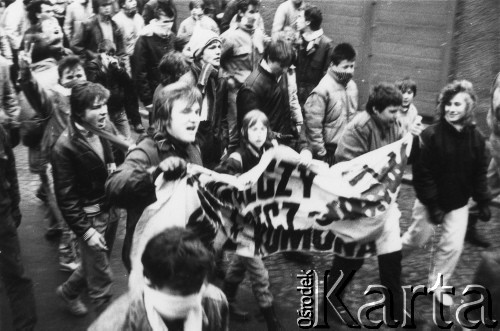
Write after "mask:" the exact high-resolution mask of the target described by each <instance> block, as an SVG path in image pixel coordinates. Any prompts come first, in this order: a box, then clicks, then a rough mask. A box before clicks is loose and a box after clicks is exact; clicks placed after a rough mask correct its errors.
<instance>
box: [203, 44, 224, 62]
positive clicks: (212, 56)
mask: <svg viewBox="0 0 500 331" xmlns="http://www.w3.org/2000/svg"><path fill="white" fill-rule="evenodd" d="M220 53H221V43H220V42H218V41H214V42H212V43H211V44H210V45H208V46H207V47H205V49H204V50H203V55H202V58H201V59H202V61H203V62H205V63H209V64H211V65H212V66H214V68H219V66H220Z"/></svg>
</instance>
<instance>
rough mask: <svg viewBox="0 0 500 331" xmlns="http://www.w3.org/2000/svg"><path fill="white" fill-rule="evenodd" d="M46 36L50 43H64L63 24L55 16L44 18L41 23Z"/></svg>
mask: <svg viewBox="0 0 500 331" xmlns="http://www.w3.org/2000/svg"><path fill="white" fill-rule="evenodd" d="M41 27H42V32H43V35H44V38H45V39H46V41H47V43H48V44H49V45H58V44H62V41H63V33H62V29H61V26H60V25H59V23H58V22H57V20H56V19H55V18H52V19H48V20H43V21H42V23H41Z"/></svg>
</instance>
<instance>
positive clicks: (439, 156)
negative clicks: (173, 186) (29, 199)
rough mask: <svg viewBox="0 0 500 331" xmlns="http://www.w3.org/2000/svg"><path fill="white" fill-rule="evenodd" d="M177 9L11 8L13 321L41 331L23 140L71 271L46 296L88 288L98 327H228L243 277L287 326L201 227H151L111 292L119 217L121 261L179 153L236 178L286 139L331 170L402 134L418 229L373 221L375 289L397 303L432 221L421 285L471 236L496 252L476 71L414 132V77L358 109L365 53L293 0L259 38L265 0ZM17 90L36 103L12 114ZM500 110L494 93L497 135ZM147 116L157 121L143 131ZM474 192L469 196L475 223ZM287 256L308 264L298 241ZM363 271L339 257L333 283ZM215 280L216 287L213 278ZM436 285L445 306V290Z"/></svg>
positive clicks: (139, 5)
mask: <svg viewBox="0 0 500 331" xmlns="http://www.w3.org/2000/svg"><path fill="white" fill-rule="evenodd" d="M183 5H184V3H183ZM185 5H186V6H188V7H189V11H190V16H189V17H188V18H186V19H185V20H184V21H182V22H180V24H179V25H178V17H177V16H178V15H177V7H178V6H179V3H177V4H176V3H175V1H174V0H149V1H147V2H145V1H143V0H140V1H137V0H118V1H115V0H95V1H89V0H73V1H67V0H57V1H56V0H52V1H51V0H15V1H14V2H12V3H10V4H8V6H6V9H5V11H4V13H3V16H2V19H1V21H0V74H1V78H0V84H2V89H0V91H3V93H4V94H3V98H1V101H2V105H1V107H0V123H1V124H2V125H1V126H0V183H1V184H2V190H0V276H1V278H0V279H2V281H3V282H4V284H5V285H6V289H7V295H8V298H9V300H10V303H11V311H12V320H13V324H14V329H15V330H33V329H34V328H35V325H36V321H37V317H36V312H35V301H34V300H35V298H34V296H33V285H32V282H31V280H30V279H29V278H27V277H26V275H25V273H24V270H23V264H22V261H21V260H20V259H19V251H20V245H19V239H18V234H17V230H16V229H17V227H18V226H19V224H20V222H21V212H20V210H19V203H20V196H19V188H18V183H17V174H16V172H17V170H16V165H15V160H14V154H13V147H14V146H16V145H17V144H19V143H21V142H22V143H23V144H24V145H25V146H27V147H28V153H29V165H30V171H31V172H33V173H35V174H37V175H39V177H40V183H41V184H40V188H39V189H38V191H37V194H36V196H37V198H39V199H40V200H41V201H42V202H43V208H44V217H43V218H44V223H45V224H46V228H47V231H46V233H45V237H46V238H47V239H48V240H57V241H58V242H59V250H58V254H59V266H60V269H61V270H62V271H66V272H69V273H70V276H69V278H68V279H67V281H66V282H64V283H63V284H61V285H60V286H59V287H58V288H57V289H54V290H55V291H56V293H57V296H58V297H59V298H60V299H61V300H62V302H64V304H65V305H66V307H67V309H68V310H69V312H70V313H72V314H74V315H76V316H82V315H86V314H88V313H89V307H87V305H86V304H85V303H84V301H82V299H81V295H82V293H83V292H84V291H86V292H87V293H88V297H89V299H90V302H91V310H92V313H93V314H95V316H96V321H95V322H94V324H93V325H92V326H91V329H92V330H167V329H168V330H226V329H228V328H229V324H228V323H229V322H228V321H229V318H231V319H236V320H240V321H245V320H247V319H248V318H249V314H248V312H245V311H244V310H243V309H242V308H240V307H238V305H237V300H236V294H237V290H238V287H239V285H240V283H241V282H242V281H243V279H244V277H245V273H246V272H248V275H249V276H250V280H251V283H252V289H253V293H254V295H255V298H256V301H257V303H258V305H259V307H260V308H261V311H262V314H263V316H264V317H265V320H266V324H267V329H268V330H282V329H283V327H282V325H281V323H280V321H279V319H278V317H277V315H276V313H275V310H274V299H273V295H272V293H271V291H270V289H269V274H268V272H267V270H266V267H265V265H264V263H263V261H262V259H261V257H259V256H255V255H254V254H249V250H248V249H247V247H242V246H241V245H239V246H238V247H237V248H236V253H235V254H234V256H233V257H232V260H231V261H230V262H229V266H228V268H227V270H225V271H224V270H218V268H219V267H220V266H219V265H218V264H217V263H216V261H217V256H218V255H220V252H214V249H213V247H212V244H213V238H212V237H210V236H208V235H207V234H206V233H200V232H199V231H198V232H197V231H196V229H182V228H172V229H169V230H168V231H165V232H163V233H161V234H158V235H157V236H155V237H153V238H152V239H151V240H150V241H149V243H148V244H147V246H146V248H145V250H144V252H143V255H142V259H141V261H142V264H143V267H144V277H145V279H146V281H145V282H146V286H145V288H144V290H143V292H142V293H139V294H133V295H129V296H127V295H125V296H123V297H122V298H120V299H118V300H115V301H112V300H111V291H110V288H111V285H112V283H113V274H112V271H111V268H110V261H109V259H110V253H111V250H112V248H113V243H114V239H115V235H116V230H117V226H118V224H119V222H125V223H126V234H125V239H124V244H123V249H122V259H123V263H124V265H125V267H126V269H127V271H129V272H130V268H131V261H130V253H131V248H132V241H133V235H134V229H135V227H136V224H137V222H138V220H139V218H140V216H141V215H142V212H143V211H144V209H145V208H146V207H147V206H148V205H150V204H151V203H153V202H154V201H155V200H156V195H155V180H156V178H157V177H158V176H160V175H161V174H163V177H164V178H165V179H166V180H176V179H178V178H179V177H181V176H183V175H184V174H185V173H186V167H187V164H188V163H192V164H197V165H202V166H204V167H206V168H209V169H212V170H214V171H216V172H220V173H226V174H231V175H236V176H238V175H240V174H242V173H245V172H247V171H249V170H250V169H252V167H254V166H255V165H256V164H258V162H259V160H260V158H261V157H262V155H263V154H264V153H265V152H266V151H267V150H270V149H273V148H279V146H280V145H285V146H288V147H291V148H292V149H294V150H295V151H296V152H297V153H299V155H300V163H301V164H302V165H303V166H306V167H307V166H308V165H310V164H311V162H312V160H313V159H315V160H319V161H323V162H325V163H327V164H328V165H329V166H333V165H335V164H336V163H339V162H343V161H349V160H352V159H354V158H356V157H358V156H360V155H363V154H365V153H368V152H370V151H373V150H375V149H378V148H380V147H383V146H386V145H388V144H391V143H393V142H395V141H397V140H399V139H401V138H402V137H403V136H404V135H405V134H412V135H413V136H414V141H415V143H414V144H413V145H414V146H413V148H412V153H411V162H412V166H413V182H414V187H415V191H416V195H417V199H416V202H415V206H414V209H413V216H412V218H413V223H412V225H411V227H410V229H409V230H408V231H407V232H406V233H405V234H403V236H402V237H400V236H394V235H393V234H394V233H395V232H394V231H382V233H381V234H380V238H379V239H378V240H377V251H378V262H379V272H380V280H381V284H382V285H385V286H387V288H389V289H390V290H391V291H392V293H393V294H394V298H395V302H396V304H395V307H403V306H404V305H403V302H402V300H403V293H402V288H401V285H402V279H401V270H402V263H403V262H402V261H403V257H404V256H406V255H407V254H409V253H411V252H413V251H415V250H416V248H419V247H424V245H425V244H426V243H427V242H428V241H429V239H430V238H432V233H434V228H435V226H436V225H441V227H442V228H443V234H442V236H441V239H440V241H439V244H438V249H437V251H436V253H435V257H434V260H435V261H434V263H433V269H432V271H431V273H430V275H429V284H430V285H432V284H433V283H434V282H435V280H436V275H438V274H443V275H444V281H445V283H447V282H449V279H450V277H451V275H452V274H453V271H454V269H455V267H456V265H457V263H458V260H459V257H460V255H461V252H462V249H463V244H464V240H466V239H467V240H469V241H470V242H471V243H473V244H476V245H479V246H483V247H487V246H488V243H487V242H485V241H484V240H482V239H481V238H480V237H479V236H478V233H477V232H476V230H475V221H477V219H481V220H483V221H487V220H489V218H490V216H491V213H490V211H489V207H488V204H489V202H490V200H491V199H492V193H491V192H492V191H494V190H493V189H492V185H493V184H492V183H493V182H494V179H495V178H497V177H498V170H499V169H498V166H497V163H496V161H495V156H496V154H498V148H496V146H498V139H499V138H498V136H500V133H499V130H493V133H492V137H493V138H492V143H491V146H492V148H493V149H494V150H492V153H491V154H492V155H493V156H494V158H493V160H492V161H491V164H489V165H488V155H489V153H488V150H487V146H486V144H485V139H484V137H483V135H482V134H481V133H480V132H479V131H478V129H477V128H476V127H475V126H474V108H475V103H476V94H475V92H474V89H473V86H472V84H471V83H470V82H468V81H465V80H461V81H454V82H452V83H450V84H448V85H446V86H445V87H444V88H443V89H442V91H441V92H440V93H439V97H438V99H437V108H436V109H437V111H436V120H435V123H433V124H431V125H430V126H428V127H427V128H425V129H424V125H423V124H422V123H421V117H420V116H419V115H418V111H417V109H416V107H415V105H414V103H413V98H414V97H416V96H417V84H416V82H415V81H414V80H412V79H410V78H407V77H406V78H403V79H401V80H400V81H397V82H394V83H387V82H380V83H377V84H375V85H374V86H372V88H371V90H370V94H369V97H368V101H367V103H366V106H364V105H360V104H359V95H358V88H357V85H356V82H355V81H354V80H353V74H354V71H355V62H356V58H357V56H359V55H358V54H357V52H356V50H355V49H354V47H353V46H352V45H351V44H350V43H347V42H342V43H338V44H336V43H334V42H333V41H332V39H331V38H329V37H328V36H326V35H325V33H324V31H323V29H322V21H323V17H322V12H321V9H320V8H318V7H316V6H312V5H310V4H307V3H306V2H305V1H303V0H286V1H284V2H283V3H281V4H280V5H279V7H278V9H277V10H276V12H275V15H274V21H273V24H272V27H271V28H270V29H269V30H270V31H271V33H270V34H268V33H267V32H266V31H268V30H266V27H265V26H264V20H263V18H262V16H261V14H260V9H261V4H260V0H231V1H216V0H203V1H202V0H192V1H190V2H189V4H187V3H186V4H185ZM499 85H500V84H497V85H496V87H495V86H494V89H500V87H499ZM436 92H438V91H436ZM21 93H22V94H24V97H25V98H26V100H27V101H28V102H29V104H30V106H31V107H32V111H28V110H25V109H22V110H21V108H20V103H19V95H20V94H21ZM499 93H500V92H499ZM497 99H499V98H497ZM495 100H496V99H495ZM499 107H500V100H497V104H495V102H494V100H493V99H492V111H491V114H490V115H491V116H490V123H491V126H492V127H493V129H495V128H496V127H497V124H498V121H500V111H499ZM141 111H147V113H148V115H149V116H148V120H147V123H145V125H144V123H143V122H142V117H141V114H140V112H141ZM21 113H24V116H21V115H20V114H21ZM20 118H22V120H20ZM132 131H135V132H137V133H139V134H140V136H139V138H138V139H137V140H134V138H133V137H134V136H135V135H133V134H132ZM495 148H496V149H495ZM494 193H495V194H496V193H498V192H497V191H494ZM471 198H472V199H473V200H475V202H476V205H475V206H474V207H473V210H474V213H473V214H471V215H472V216H471V217H469V205H470V204H471V203H470V202H469V200H470V199H471ZM400 217H401V213H400V212H399V210H398V206H397V204H395V203H394V204H392V205H391V207H390V210H389V211H388V212H387V219H386V225H385V229H386V230H387V229H388V228H389V227H391V228H392V229H394V227H396V228H399V221H400ZM469 219H471V221H469ZM287 256H288V258H292V259H300V260H301V261H302V262H306V263H307V261H309V260H310V259H309V258H310V256H309V255H308V254H304V253H300V252H295V253H294V254H289V255H287ZM362 264H363V259H348V258H345V257H342V256H335V257H334V259H333V262H332V267H331V277H330V278H329V285H330V286H331V285H333V283H334V282H335V281H336V279H337V278H338V275H340V274H342V273H343V274H348V273H355V272H356V271H357V270H359V269H360V268H361V265H362ZM221 273H222V274H223V282H222V286H221V289H219V288H218V287H215V286H214V285H212V284H211V281H210V280H211V279H212V278H213V275H214V274H218V275H220V274H221ZM435 296H436V300H438V301H439V302H442V303H443V304H445V305H448V306H450V305H451V304H452V301H451V297H449V296H446V294H444V293H435ZM404 313H405V312H404V310H403V309H402V308H401V309H397V310H396V311H394V312H393V316H391V317H392V318H393V319H397V320H400V321H401V320H402V319H403V317H404ZM332 315H333V314H332ZM99 316H100V317H99ZM340 317H341V316H340Z"/></svg>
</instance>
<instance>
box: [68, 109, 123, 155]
mask: <svg viewBox="0 0 500 331" xmlns="http://www.w3.org/2000/svg"><path fill="white" fill-rule="evenodd" d="M67 130H68V136H69V137H70V139H71V141H72V143H73V144H75V145H77V146H80V147H83V146H84V147H85V148H87V149H89V150H91V151H92V152H93V153H94V154H95V157H96V158H97V159H98V160H100V161H101V162H102V159H101V158H100V157H99V155H97V153H96V152H95V151H94V149H93V148H92V147H91V146H90V144H89V143H88V141H87V139H86V138H85V137H84V136H83V133H82V131H80V130H79V129H78V128H77V127H76V123H75V122H74V121H73V119H72V118H71V117H70V118H69V119H68V128H67ZM99 140H100V141H101V144H102V148H103V151H104V164H109V163H114V156H113V152H112V149H111V145H110V144H109V142H108V141H107V140H105V139H102V138H100V137H99Z"/></svg>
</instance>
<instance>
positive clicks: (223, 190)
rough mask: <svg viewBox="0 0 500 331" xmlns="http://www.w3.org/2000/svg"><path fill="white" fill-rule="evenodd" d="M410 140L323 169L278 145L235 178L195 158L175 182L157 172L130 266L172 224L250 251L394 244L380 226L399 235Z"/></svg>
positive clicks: (343, 251) (366, 249)
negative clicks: (399, 199)
mask: <svg viewBox="0 0 500 331" xmlns="http://www.w3.org/2000/svg"><path fill="white" fill-rule="evenodd" d="M411 145H412V136H411V135H407V136H405V137H404V138H403V139H401V140H399V141H397V142H395V143H393V144H390V145H387V146H384V147H382V148H380V149H377V150H375V151H372V152H369V153H367V154H364V155H362V156H360V157H358V158H356V159H353V160H351V161H348V162H342V163H339V164H336V165H334V166H332V167H331V168H329V169H328V167H327V166H326V164H325V163H323V162H313V164H312V165H311V166H310V167H309V168H305V167H302V166H300V165H299V155H298V154H297V153H296V152H294V151H293V150H291V149H290V148H288V147H284V146H278V147H276V148H273V149H272V150H270V151H267V152H266V153H265V154H264V155H263V157H262V159H261V161H260V163H259V164H258V165H257V166H256V167H254V168H253V169H251V170H250V171H248V172H247V173H244V174H242V175H241V176H239V177H236V176H230V175H223V174H218V173H215V172H212V171H210V170H207V169H205V168H202V167H199V166H194V165H193V166H190V168H189V171H188V172H189V175H188V176H187V177H185V178H183V179H180V180H177V181H175V182H165V181H163V178H162V176H160V177H159V179H158V180H157V183H156V184H157V198H158V200H157V201H156V202H155V203H153V204H152V205H150V206H149V207H148V208H146V210H145V211H144V213H143V215H142V217H141V219H140V220H139V223H138V224H137V228H136V232H135V234H134V245H133V250H132V264H133V265H132V267H133V269H134V268H137V267H140V266H138V264H140V255H141V254H142V250H143V249H144V247H145V244H146V243H147V240H149V238H151V237H152V236H154V235H155V234H156V233H159V232H161V231H162V230H164V229H165V228H168V227H171V226H174V225H177V226H187V227H191V228H193V229H194V230H195V231H196V232H197V233H200V236H201V238H202V240H204V241H205V242H206V243H209V244H212V243H214V242H215V243H216V245H217V243H219V242H221V240H222V241H223V240H224V239H227V238H228V237H229V238H230V239H231V240H233V241H234V242H236V243H237V244H238V253H239V254H242V255H250V256H251V255H258V254H263V255H269V254H273V253H277V252H281V251H287V250H301V251H319V252H332V251H333V252H334V253H335V254H339V255H342V256H346V257H351V258H364V257H368V256H371V255H374V254H381V253H387V250H391V249H392V250H393V251H394V250H397V249H398V248H397V247H396V248H390V247H389V248H387V247H385V248H382V247H378V241H379V239H380V238H381V237H391V235H390V234H389V235H388V234H387V232H391V233H392V235H394V236H397V238H399V215H400V214H399V211H398V209H397V205H396V203H395V201H396V198H397V194H398V191H399V185H400V184H401V180H402V177H403V172H404V169H405V167H406V164H407V160H408V156H409V153H410V150H411ZM216 237H217V238H218V239H217V240H216ZM219 239H221V240H219ZM386 241H387V240H386ZM134 260H135V262H134ZM140 271H141V274H142V268H141V270H140Z"/></svg>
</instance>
